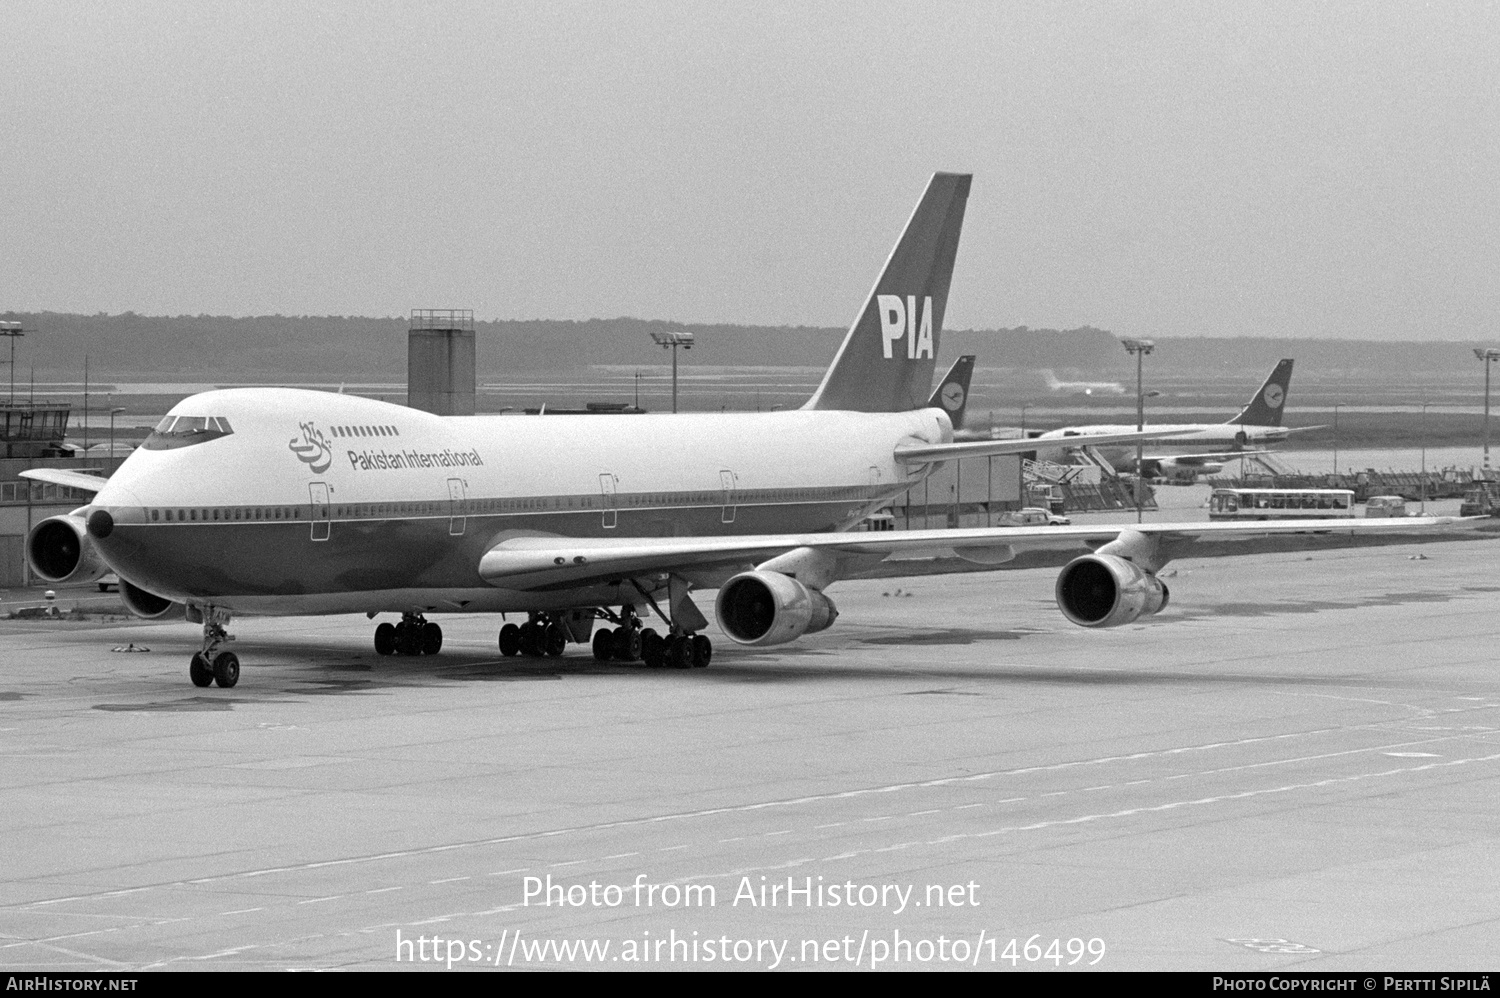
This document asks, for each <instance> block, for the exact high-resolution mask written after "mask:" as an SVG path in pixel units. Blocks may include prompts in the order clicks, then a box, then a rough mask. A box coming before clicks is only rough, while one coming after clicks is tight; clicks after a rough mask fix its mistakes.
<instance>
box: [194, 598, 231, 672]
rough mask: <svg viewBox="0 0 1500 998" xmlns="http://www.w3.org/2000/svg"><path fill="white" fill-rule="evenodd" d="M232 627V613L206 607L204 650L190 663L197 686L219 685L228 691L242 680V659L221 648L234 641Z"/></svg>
mask: <svg viewBox="0 0 1500 998" xmlns="http://www.w3.org/2000/svg"><path fill="white" fill-rule="evenodd" d="M228 624H229V611H227V610H221V609H219V608H218V607H213V606H206V607H204V608H203V650H202V651H200V652H198V653H196V654H195V655H193V659H192V661H191V662H189V663H188V678H189V679H191V680H192V681H193V685H194V686H210V685H212V684H214V683H218V684H219V686H221V687H222V688H224V689H226V690H227V689H229V688H230V687H231V686H233V685H234V684H235V683H237V682H239V681H240V658H239V656H238V655H236V654H235V653H234V652H232V651H223V650H221V648H220V646H221V645H224V644H226V643H228V642H230V641H233V640H234V635H232V634H230V633H229V632H228V631H227V630H225V627H226V626H227V625H228Z"/></svg>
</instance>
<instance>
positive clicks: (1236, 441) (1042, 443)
mask: <svg viewBox="0 0 1500 998" xmlns="http://www.w3.org/2000/svg"><path fill="white" fill-rule="evenodd" d="M1136 428H1137V427H1136V425H1135V424H1134V423H1116V424H1105V425H1095V426H1069V427H1066V428H1065V429H1060V430H1048V431H1047V432H1046V433H1043V434H1042V435H1041V436H1039V437H1037V438H1036V442H1037V457H1039V458H1041V459H1042V460H1056V459H1058V458H1059V457H1061V456H1062V453H1063V449H1064V448H1065V447H1066V446H1067V439H1068V437H1069V436H1070V435H1072V436H1076V435H1082V434H1097V433H1133V432H1135V430H1136ZM1145 428H1146V429H1147V430H1154V431H1164V430H1168V431H1172V433H1173V434H1174V435H1173V436H1170V437H1165V438H1161V439H1157V440H1152V441H1150V442H1149V443H1147V444H1146V445H1145V446H1144V450H1145V452H1146V454H1147V455H1148V456H1150V455H1152V454H1160V453H1163V452H1170V451H1171V450H1183V449H1189V450H1204V451H1225V450H1233V449H1236V448H1241V447H1251V446H1258V445H1261V444H1271V443H1279V442H1281V441H1283V440H1285V439H1286V438H1287V428H1286V427H1284V426H1249V425H1245V424H1241V423H1148V424H1147V425H1146V427H1145ZM1098 450H1099V452H1100V453H1101V454H1103V455H1104V457H1105V458H1107V459H1108V460H1109V462H1110V463H1111V464H1112V465H1114V466H1115V468H1116V469H1117V470H1120V471H1128V470H1132V469H1133V468H1134V467H1135V454H1136V449H1135V447H1125V446H1105V447H1100V448H1098Z"/></svg>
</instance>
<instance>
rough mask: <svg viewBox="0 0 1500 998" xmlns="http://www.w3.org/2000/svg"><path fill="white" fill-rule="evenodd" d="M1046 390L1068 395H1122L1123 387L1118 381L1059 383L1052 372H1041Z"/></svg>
mask: <svg viewBox="0 0 1500 998" xmlns="http://www.w3.org/2000/svg"><path fill="white" fill-rule="evenodd" d="M1042 376H1043V377H1045V378H1046V379H1047V390H1048V391H1053V392H1066V393H1068V394H1069V395H1124V394H1125V386H1124V385H1122V384H1120V383H1119V382H1118V381H1059V380H1057V373H1056V372H1054V371H1043V372H1042Z"/></svg>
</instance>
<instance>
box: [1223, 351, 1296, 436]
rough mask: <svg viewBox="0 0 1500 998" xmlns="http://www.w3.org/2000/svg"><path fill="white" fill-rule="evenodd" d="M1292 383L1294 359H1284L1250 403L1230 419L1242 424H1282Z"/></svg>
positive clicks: (1232, 421)
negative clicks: (1283, 412) (1282, 414)
mask: <svg viewBox="0 0 1500 998" xmlns="http://www.w3.org/2000/svg"><path fill="white" fill-rule="evenodd" d="M1291 384H1292V361H1291V360H1290V359H1286V360H1283V361H1282V362H1281V363H1279V364H1277V365H1276V369H1275V370H1274V371H1272V372H1271V376H1270V377H1269V378H1267V379H1266V383H1265V384H1263V385H1261V386H1260V391H1258V392H1256V393H1255V397H1254V398H1252V399H1251V400H1250V404H1249V405H1247V406H1245V408H1243V409H1241V410H1240V414H1239V415H1238V416H1236V417H1234V418H1233V419H1231V420H1230V422H1231V423H1238V424H1240V425H1241V426H1280V425H1281V413H1282V410H1284V409H1285V408H1286V396H1287V391H1288V390H1289V389H1290V388H1291Z"/></svg>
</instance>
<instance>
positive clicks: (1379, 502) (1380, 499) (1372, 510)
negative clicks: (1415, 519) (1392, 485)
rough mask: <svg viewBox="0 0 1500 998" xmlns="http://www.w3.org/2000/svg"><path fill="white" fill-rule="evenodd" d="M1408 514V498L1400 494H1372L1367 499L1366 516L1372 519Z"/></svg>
mask: <svg viewBox="0 0 1500 998" xmlns="http://www.w3.org/2000/svg"><path fill="white" fill-rule="evenodd" d="M1405 515H1406V500H1405V499H1403V498H1401V497H1400V496H1371V497H1370V498H1368V499H1366V500H1365V516H1366V517H1367V518H1370V519H1375V518H1380V517H1391V516H1405Z"/></svg>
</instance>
